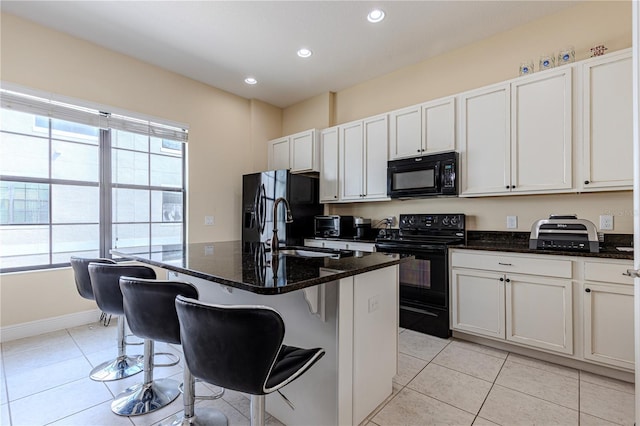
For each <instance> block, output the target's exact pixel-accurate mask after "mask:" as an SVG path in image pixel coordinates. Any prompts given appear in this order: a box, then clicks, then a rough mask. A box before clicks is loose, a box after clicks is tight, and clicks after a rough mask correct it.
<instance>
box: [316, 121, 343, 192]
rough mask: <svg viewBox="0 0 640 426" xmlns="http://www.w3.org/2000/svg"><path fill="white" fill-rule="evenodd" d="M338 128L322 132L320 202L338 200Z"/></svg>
mask: <svg viewBox="0 0 640 426" xmlns="http://www.w3.org/2000/svg"><path fill="white" fill-rule="evenodd" d="M338 149H339V148H338V128H337V127H332V128H329V129H324V130H323V131H322V132H321V133H320V202H324V203H331V202H335V201H338V189H339V188H338V185H339V177H340V174H339V173H338V167H339V164H338Z"/></svg>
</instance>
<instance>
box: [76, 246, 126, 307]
mask: <svg viewBox="0 0 640 426" xmlns="http://www.w3.org/2000/svg"><path fill="white" fill-rule="evenodd" d="M69 261H70V262H71V268H72V269H73V278H74V279H75V282H76V288H77V289H78V293H79V294H80V296H82V297H84V298H85V299H89V300H95V297H94V295H93V288H92V287H91V278H90V277H89V263H110V264H115V263H116V262H114V261H113V260H111V259H104V258H101V257H97V258H84V257H76V256H71V258H70V259H69Z"/></svg>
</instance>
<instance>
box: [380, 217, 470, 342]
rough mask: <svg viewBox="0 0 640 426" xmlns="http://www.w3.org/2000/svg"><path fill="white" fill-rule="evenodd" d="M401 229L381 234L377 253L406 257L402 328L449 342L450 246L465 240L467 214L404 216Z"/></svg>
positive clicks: (402, 280) (402, 267) (402, 277)
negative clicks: (409, 258) (409, 259)
mask: <svg viewBox="0 0 640 426" xmlns="http://www.w3.org/2000/svg"><path fill="white" fill-rule="evenodd" d="M399 224H400V225H399V229H383V230H380V233H379V235H378V238H377V239H376V250H377V251H380V252H387V253H406V254H412V255H414V256H415V259H414V260H411V261H409V262H405V263H401V264H400V265H399V267H400V327H403V328H408V329H410V330H416V331H419V332H422V333H427V334H431V335H434V336H438V337H443V338H447V337H449V336H450V335H451V331H450V329H449V260H448V258H449V256H448V252H447V248H448V247H449V246H454V245H459V244H464V243H465V240H466V229H465V215H464V214H459V213H457V214H401V215H400V220H399Z"/></svg>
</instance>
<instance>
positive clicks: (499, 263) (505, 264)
mask: <svg viewBox="0 0 640 426" xmlns="http://www.w3.org/2000/svg"><path fill="white" fill-rule="evenodd" d="M498 265H502V266H513V265H512V264H511V263H502V262H498Z"/></svg>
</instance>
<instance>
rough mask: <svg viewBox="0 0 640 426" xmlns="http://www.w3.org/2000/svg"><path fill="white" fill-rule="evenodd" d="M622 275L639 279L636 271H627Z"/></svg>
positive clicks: (639, 272)
mask: <svg viewBox="0 0 640 426" xmlns="http://www.w3.org/2000/svg"><path fill="white" fill-rule="evenodd" d="M622 275H626V276H627V277H631V278H640V271H638V270H637V269H627V272H623V273H622Z"/></svg>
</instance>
